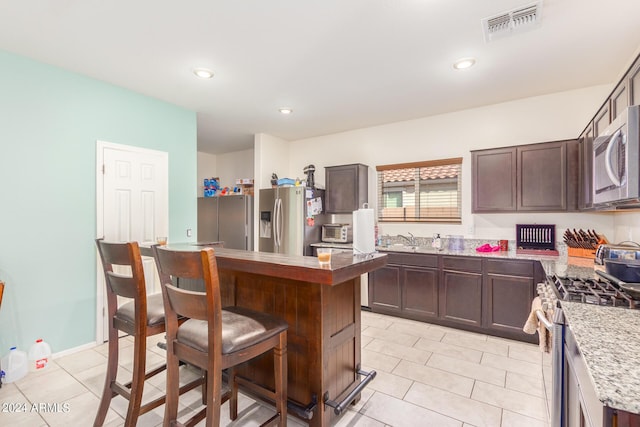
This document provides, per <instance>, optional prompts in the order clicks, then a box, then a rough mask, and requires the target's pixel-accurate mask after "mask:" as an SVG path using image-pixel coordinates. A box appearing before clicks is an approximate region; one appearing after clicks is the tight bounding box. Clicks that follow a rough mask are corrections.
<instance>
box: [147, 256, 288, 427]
mask: <svg viewBox="0 0 640 427" xmlns="http://www.w3.org/2000/svg"><path fill="white" fill-rule="evenodd" d="M153 249H154V255H155V258H156V266H157V268H158V272H159V274H160V282H161V287H162V294H163V298H164V305H165V313H166V324H167V404H166V406H165V419H164V425H165V426H173V425H185V426H190V425H194V424H196V423H197V422H199V421H200V420H202V419H204V418H205V417H206V420H207V421H206V425H207V426H218V425H219V424H220V405H221V404H222V403H223V402H224V401H226V400H227V399H231V400H230V402H229V412H230V417H231V419H232V420H235V419H236V418H237V417H238V405H237V399H238V383H242V384H244V385H247V386H248V387H249V388H251V391H252V392H255V393H259V394H261V395H263V396H264V397H266V398H267V399H268V400H270V401H273V402H275V406H276V412H277V413H276V415H274V416H273V417H272V418H270V419H269V420H267V421H266V422H265V423H264V424H262V425H263V426H266V425H275V424H276V423H277V424H278V425H280V426H286V424H287V328H288V325H287V323H286V322H285V321H284V320H281V319H279V318H277V317H275V316H272V315H270V314H266V313H260V312H256V311H253V310H249V309H245V308H241V307H228V308H225V309H222V308H221V301H220V281H219V278H218V268H217V264H216V258H215V255H214V249H213V248H205V249H203V250H201V251H174V250H171V249H167V248H162V247H158V246H154V248H153ZM176 279H202V280H203V281H204V285H205V292H196V291H189V290H185V289H180V288H178V287H176V286H174V285H173V283H176ZM178 316H184V317H187V318H188V319H189V320H187V321H186V322H184V323H183V324H182V325H179V324H178ZM268 351H273V354H274V358H273V359H274V374H275V387H274V388H275V390H273V391H272V390H267V389H265V388H263V387H260V386H258V385H256V384H253V383H250V382H249V381H246V380H243V379H242V378H240V377H239V376H236V375H235V371H234V369H233V367H234V366H236V365H238V364H240V363H243V362H246V361H248V360H250V359H253V358H254V357H256V356H259V355H261V354H263V353H266V352H268ZM178 360H183V361H185V362H187V363H190V364H193V365H195V366H197V367H200V368H202V369H204V370H205V371H206V374H205V381H206V383H205V387H204V389H205V398H204V402H203V403H205V405H206V406H205V408H204V409H202V410H201V411H200V412H199V413H198V414H196V415H194V416H193V417H192V418H191V419H189V420H188V421H187V422H185V423H184V424H180V423H178V422H177V412H178ZM227 368H230V369H229V376H228V378H229V385H230V387H231V390H230V392H229V393H226V395H225V396H223V395H222V370H223V369H227Z"/></svg>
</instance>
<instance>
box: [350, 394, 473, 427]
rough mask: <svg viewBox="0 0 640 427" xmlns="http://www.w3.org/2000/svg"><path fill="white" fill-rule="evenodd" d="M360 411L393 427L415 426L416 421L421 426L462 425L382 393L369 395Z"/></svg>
mask: <svg viewBox="0 0 640 427" xmlns="http://www.w3.org/2000/svg"><path fill="white" fill-rule="evenodd" d="M360 412H361V413H362V414H364V415H366V416H368V417H371V418H373V419H375V420H378V421H380V422H382V423H384V424H386V425H389V426H393V427H404V426H407V427H415V426H416V425H418V424H416V423H417V422H419V425H423V426H438V427H460V426H462V422H461V421H458V420H455V419H453V418H450V417H447V416H444V415H442V414H440V413H438V412H435V411H432V410H429V409H426V408H424V407H420V406H418V405H415V404H412V403H410V402H407V401H406V400H400V399H396V398H394V397H392V396H388V395H385V394H384V393H375V394H374V395H373V396H371V399H369V401H368V402H367V404H366V405H365V406H364V408H362V410H361V411H360Z"/></svg>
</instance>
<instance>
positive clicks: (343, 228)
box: [322, 224, 353, 243]
mask: <svg viewBox="0 0 640 427" xmlns="http://www.w3.org/2000/svg"><path fill="white" fill-rule="evenodd" d="M322 241H323V242H328V243H349V242H351V241H353V229H352V227H351V224H324V225H323V226H322Z"/></svg>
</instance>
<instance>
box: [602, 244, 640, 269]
mask: <svg viewBox="0 0 640 427" xmlns="http://www.w3.org/2000/svg"><path fill="white" fill-rule="evenodd" d="M624 243H629V244H628V245H626V244H624ZM605 259H616V260H620V261H622V260H640V245H638V244H637V243H634V242H622V243H618V244H617V245H609V244H603V245H600V246H598V249H597V250H596V257H595V260H594V261H595V263H596V264H599V265H604V260H605Z"/></svg>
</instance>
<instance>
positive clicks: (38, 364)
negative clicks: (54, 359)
mask: <svg viewBox="0 0 640 427" xmlns="http://www.w3.org/2000/svg"><path fill="white" fill-rule="evenodd" d="M50 359H51V347H49V344H47V343H46V342H44V341H43V340H42V338H39V339H37V340H36V342H35V343H33V344H32V345H31V347H30V348H29V371H31V372H36V371H43V370H45V369H46V368H47V366H49V360H50Z"/></svg>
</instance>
